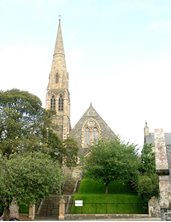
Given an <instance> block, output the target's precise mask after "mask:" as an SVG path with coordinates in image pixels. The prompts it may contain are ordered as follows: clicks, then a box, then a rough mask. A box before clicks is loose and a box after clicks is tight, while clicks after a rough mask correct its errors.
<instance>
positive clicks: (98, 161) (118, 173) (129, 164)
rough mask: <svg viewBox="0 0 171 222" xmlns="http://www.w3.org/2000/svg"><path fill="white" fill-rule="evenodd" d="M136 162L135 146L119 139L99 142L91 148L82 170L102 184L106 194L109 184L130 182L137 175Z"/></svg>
mask: <svg viewBox="0 0 171 222" xmlns="http://www.w3.org/2000/svg"><path fill="white" fill-rule="evenodd" d="M138 161H139V160H138V156H137V151H136V145H134V144H129V143H123V142H121V141H120V140H119V139H115V140H114V141H111V142H108V141H106V142H102V141H101V142H99V143H98V144H96V145H94V146H93V147H92V148H91V152H90V154H89V156H88V157H87V158H86V161H85V166H84V169H85V173H86V175H87V176H89V177H91V178H93V179H97V180H100V181H102V182H103V183H104V185H105V187H106V193H107V192H108V185H109V184H110V182H112V181H114V180H121V181H130V180H131V178H132V177H134V175H135V174H137V172H138Z"/></svg>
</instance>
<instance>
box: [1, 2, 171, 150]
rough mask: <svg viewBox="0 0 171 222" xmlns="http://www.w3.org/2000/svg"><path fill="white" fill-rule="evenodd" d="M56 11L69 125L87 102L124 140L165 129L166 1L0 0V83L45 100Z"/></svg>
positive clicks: (170, 41)
mask: <svg viewBox="0 0 171 222" xmlns="http://www.w3.org/2000/svg"><path fill="white" fill-rule="evenodd" d="M59 14H60V15H61V26H62V34H63V41H64V48H65V55H66V64H67V71H68V72H69V91H70V96H71V125H72V127H74V125H75V124H76V123H77V122H78V121H79V119H80V118H81V117H82V115H83V114H84V113H85V111H86V110H87V109H88V107H89V105H90V102H92V104H93V107H94V108H95V109H96V111H97V112H98V113H99V115H100V116H101V117H102V118H103V119H104V121H105V122H106V123H107V124H108V125H109V126H110V128H111V129H112V130H113V131H114V132H115V134H117V135H120V137H121V139H123V140H125V141H130V142H133V143H137V144H139V145H140V146H142V144H143V128H144V123H145V121H147V122H148V125H149V127H150V131H151V132H153V131H154V129H155V128H164V130H165V132H171V103H170V99H169V98H170V95H171V80H170V74H171V0H86V1H85V0H0V90H7V89H12V88H18V89H20V90H27V91H29V92H30V93H33V94H35V95H37V96H38V97H39V98H40V99H41V100H42V104H43V106H45V95H46V88H47V84H48V77H49V72H50V69H51V62H52V55H53V50H54V44H55V39H56V33H57V27H58V15H59Z"/></svg>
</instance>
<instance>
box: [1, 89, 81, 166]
mask: <svg viewBox="0 0 171 222" xmlns="http://www.w3.org/2000/svg"><path fill="white" fill-rule="evenodd" d="M0 101H1V104H0V151H1V153H2V155H6V156H8V157H9V156H10V155H11V154H12V153H15V152H17V153H25V152H28V151H42V152H44V153H48V154H50V156H51V157H52V158H53V159H55V160H58V161H59V163H61V164H62V163H63V164H65V165H66V166H68V167H71V166H75V164H76V161H77V154H78V146H77V144H76V142H75V141H74V140H73V139H71V138H68V139H66V140H65V141H64V142H62V141H61V140H60V139H59V137H58V136H57V135H56V134H55V132H54V131H53V124H52V117H53V114H54V112H53V111H49V110H45V109H43V108H42V104H41V101H40V99H39V98H38V97H37V96H35V95H33V94H30V93H29V92H27V91H20V90H18V89H12V90H8V91H5V92H3V91H1V92H0Z"/></svg>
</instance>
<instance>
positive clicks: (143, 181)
mask: <svg viewBox="0 0 171 222" xmlns="http://www.w3.org/2000/svg"><path fill="white" fill-rule="evenodd" d="M137 192H138V195H139V196H140V197H141V199H142V200H143V201H144V203H148V201H149V199H150V198H151V197H153V196H158V193H159V181H158V176H157V174H150V175H147V174H144V175H139V176H138V180H137Z"/></svg>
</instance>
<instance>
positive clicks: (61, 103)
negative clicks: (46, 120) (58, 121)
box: [58, 95, 64, 111]
mask: <svg viewBox="0 0 171 222" xmlns="http://www.w3.org/2000/svg"><path fill="white" fill-rule="evenodd" d="M63 110H64V99H63V96H62V95H60V96H59V100H58V111H63Z"/></svg>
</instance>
